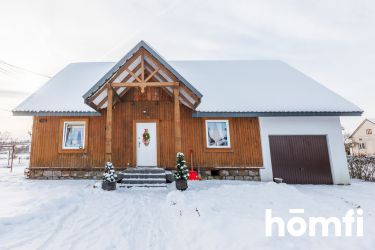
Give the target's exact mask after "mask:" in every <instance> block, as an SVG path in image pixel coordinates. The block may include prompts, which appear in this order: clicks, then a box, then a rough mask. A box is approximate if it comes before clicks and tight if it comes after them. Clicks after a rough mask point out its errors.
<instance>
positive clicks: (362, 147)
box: [358, 142, 366, 149]
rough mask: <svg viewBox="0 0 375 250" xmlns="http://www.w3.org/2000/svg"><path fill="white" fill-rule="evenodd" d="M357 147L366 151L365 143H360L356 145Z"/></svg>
mask: <svg viewBox="0 0 375 250" xmlns="http://www.w3.org/2000/svg"><path fill="white" fill-rule="evenodd" d="M358 147H359V149H366V143H363V142H361V143H359V144H358Z"/></svg>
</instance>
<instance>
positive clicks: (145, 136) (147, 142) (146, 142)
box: [142, 128, 151, 146]
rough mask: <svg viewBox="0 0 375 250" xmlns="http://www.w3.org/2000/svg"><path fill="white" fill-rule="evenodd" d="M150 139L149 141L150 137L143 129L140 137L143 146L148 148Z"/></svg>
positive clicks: (146, 130)
mask: <svg viewBox="0 0 375 250" xmlns="http://www.w3.org/2000/svg"><path fill="white" fill-rule="evenodd" d="M150 139H151V135H150V133H149V132H148V129H147V128H145V130H144V131H143V135H142V142H143V144H144V145H145V146H148V145H149V144H150Z"/></svg>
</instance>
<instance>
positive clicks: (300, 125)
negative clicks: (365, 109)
mask: <svg viewBox="0 0 375 250" xmlns="http://www.w3.org/2000/svg"><path fill="white" fill-rule="evenodd" d="M259 123H260V135H261V141H262V153H263V166H264V169H262V170H261V172H260V176H261V180H262V181H272V179H273V175H272V163H271V153H270V147H269V139H268V138H269V135H326V136H327V144H328V152H329V156H330V161H331V171H332V178H333V183H334V184H350V176H349V171H348V167H347V161H346V155H345V149H344V138H343V135H342V132H341V124H340V118H339V117H335V116H307V117H259Z"/></svg>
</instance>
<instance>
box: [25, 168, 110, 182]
mask: <svg viewBox="0 0 375 250" xmlns="http://www.w3.org/2000/svg"><path fill="white" fill-rule="evenodd" d="M103 173H104V169H103V170H83V169H82V170H63V169H56V170H51V169H29V168H26V169H25V176H26V178H28V179H38V180H65V179H93V180H99V179H102V177H103Z"/></svg>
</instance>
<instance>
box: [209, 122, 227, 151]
mask: <svg viewBox="0 0 375 250" xmlns="http://www.w3.org/2000/svg"><path fill="white" fill-rule="evenodd" d="M206 142H207V148H230V134H229V122H228V120H206Z"/></svg>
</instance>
